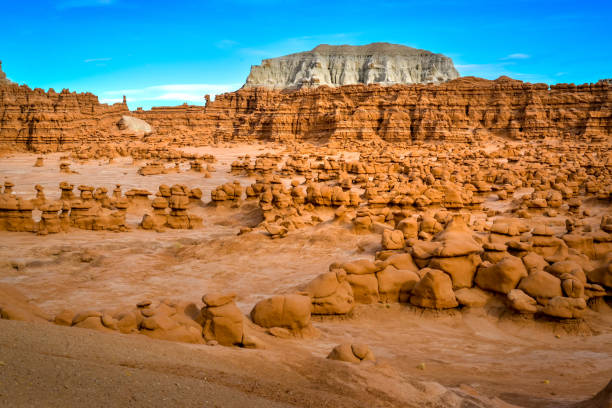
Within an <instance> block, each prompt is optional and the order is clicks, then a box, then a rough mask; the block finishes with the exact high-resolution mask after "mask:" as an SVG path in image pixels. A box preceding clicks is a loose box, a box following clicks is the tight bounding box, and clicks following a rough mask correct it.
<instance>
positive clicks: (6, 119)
mask: <svg viewBox="0 0 612 408" xmlns="http://www.w3.org/2000/svg"><path fill="white" fill-rule="evenodd" d="M0 68H1V67H0ZM126 113H129V110H128V107H127V105H126V104H124V103H117V104H114V105H111V106H109V105H107V104H101V103H99V101H98V97H97V96H95V95H93V94H91V93H89V92H87V93H76V92H70V91H68V90H67V89H64V90H62V91H61V92H59V93H58V92H55V90H53V89H49V91H48V92H45V91H43V90H42V89H40V88H37V89H34V90H32V89H30V88H29V87H28V86H27V85H17V84H15V83H13V82H10V81H8V80H7V79H6V76H5V74H4V73H3V72H2V70H1V69H0V145H8V146H10V147H15V148H21V149H23V148H28V149H33V150H53V151H55V150H58V148H60V147H63V148H65V147H66V145H70V144H71V143H78V144H81V143H99V142H101V141H107V140H109V138H111V137H112V136H115V138H116V140H120V139H119V137H120V135H121V134H120V132H119V131H118V129H117V126H116V123H117V122H118V121H119V119H121V115H123V114H126Z"/></svg>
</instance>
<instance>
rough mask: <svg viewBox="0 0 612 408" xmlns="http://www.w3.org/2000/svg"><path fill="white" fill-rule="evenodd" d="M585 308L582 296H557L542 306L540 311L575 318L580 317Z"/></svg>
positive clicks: (554, 315)
mask: <svg viewBox="0 0 612 408" xmlns="http://www.w3.org/2000/svg"><path fill="white" fill-rule="evenodd" d="M586 308H587V305H586V301H585V300H584V299H583V298H570V297H561V296H557V297H554V298H552V299H550V301H549V302H548V303H547V304H546V305H545V306H544V307H543V308H542V313H544V314H545V315H548V316H552V317H559V318H562V319H575V318H578V317H581V316H582V315H583V314H584V311H585V310H586Z"/></svg>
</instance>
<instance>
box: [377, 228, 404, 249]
mask: <svg viewBox="0 0 612 408" xmlns="http://www.w3.org/2000/svg"><path fill="white" fill-rule="evenodd" d="M405 246H406V243H405V242H404V234H403V233H402V231H400V230H390V229H386V230H384V231H383V234H382V247H383V249H403V248H404V247H405Z"/></svg>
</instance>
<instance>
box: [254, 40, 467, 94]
mask: <svg viewBox="0 0 612 408" xmlns="http://www.w3.org/2000/svg"><path fill="white" fill-rule="evenodd" d="M458 77H459V73H458V72H457V70H456V69H455V66H454V65H453V61H452V60H451V59H450V58H448V57H446V56H444V55H442V54H434V53H432V52H430V51H426V50H419V49H416V48H411V47H406V46H403V45H398V44H389V43H372V44H368V45H360V46H352V45H327V44H323V45H319V46H318V47H315V48H314V49H313V50H311V51H306V52H299V53H296V54H290V55H285V56H283V57H278V58H271V59H265V60H263V61H262V63H261V65H254V66H252V67H251V72H250V74H249V76H248V78H247V80H246V84H245V87H246V88H252V87H266V88H273V89H300V88H304V87H305V88H314V87H317V86H321V85H327V86H332V87H336V86H342V85H354V84H381V85H393V84H424V83H441V82H445V81H448V80H451V79H455V78H458Z"/></svg>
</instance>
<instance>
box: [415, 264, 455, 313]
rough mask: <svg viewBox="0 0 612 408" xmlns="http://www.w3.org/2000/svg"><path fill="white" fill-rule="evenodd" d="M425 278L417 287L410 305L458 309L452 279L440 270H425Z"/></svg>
mask: <svg viewBox="0 0 612 408" xmlns="http://www.w3.org/2000/svg"><path fill="white" fill-rule="evenodd" d="M423 271H424V275H423V278H422V279H421V280H420V281H419V282H418V283H417V284H416V285H415V287H414V289H413V290H412V296H410V303H411V304H413V305H415V306H420V307H426V308H431V309H450V308H453V307H457V306H458V305H459V304H458V303H457V299H456V298H455V293H454V292H453V284H452V282H451V279H450V277H449V276H448V275H447V274H446V273H444V272H442V271H440V270H438V269H429V268H427V269H425V270H423Z"/></svg>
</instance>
